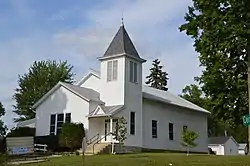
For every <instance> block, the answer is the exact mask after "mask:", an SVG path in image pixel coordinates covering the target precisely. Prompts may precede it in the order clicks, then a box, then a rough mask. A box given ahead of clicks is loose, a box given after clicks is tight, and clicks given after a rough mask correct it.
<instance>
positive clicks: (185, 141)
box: [181, 129, 199, 154]
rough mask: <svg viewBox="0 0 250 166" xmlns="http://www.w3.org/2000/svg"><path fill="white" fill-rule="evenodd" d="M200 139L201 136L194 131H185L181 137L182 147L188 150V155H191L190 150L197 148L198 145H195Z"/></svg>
mask: <svg viewBox="0 0 250 166" xmlns="http://www.w3.org/2000/svg"><path fill="white" fill-rule="evenodd" d="M198 137H199V135H198V134H197V133H196V132H194V131H192V130H187V129H186V130H183V132H182V137H181V140H182V142H181V145H182V146H183V147H186V148H187V154H188V153H189V150H190V149H192V148H194V147H196V146H197V143H195V140H196V139H197V138H198Z"/></svg>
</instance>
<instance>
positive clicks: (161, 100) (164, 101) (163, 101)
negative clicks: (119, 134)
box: [143, 92, 211, 114]
mask: <svg viewBox="0 0 250 166" xmlns="http://www.w3.org/2000/svg"><path fill="white" fill-rule="evenodd" d="M143 93H144V94H147V95H151V94H148V93H146V92H143ZM155 97H157V96H155ZM143 98H145V99H148V100H152V101H158V102H162V103H165V104H169V105H174V106H178V107H181V108H187V109H190V110H194V111H198V112H201V113H207V114H211V112H209V111H207V112H205V111H201V110H197V109H193V108H189V107H185V106H181V105H179V104H175V103H171V101H170V102H168V101H167V100H166V99H153V98H149V97H147V96H145V95H143ZM158 98H159V97H158Z"/></svg>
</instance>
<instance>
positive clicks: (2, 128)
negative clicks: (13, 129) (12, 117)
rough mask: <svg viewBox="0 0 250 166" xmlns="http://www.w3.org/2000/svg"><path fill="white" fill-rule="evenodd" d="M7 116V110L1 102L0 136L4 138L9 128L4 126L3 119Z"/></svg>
mask: <svg viewBox="0 0 250 166" xmlns="http://www.w3.org/2000/svg"><path fill="white" fill-rule="evenodd" d="M4 115H5V109H4V107H3V104H2V103H1V102H0V136H4V135H5V134H6V131H7V126H6V125H4V122H3V120H2V119H1V118H2V117H3V116H4Z"/></svg>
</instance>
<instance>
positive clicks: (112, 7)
mask: <svg viewBox="0 0 250 166" xmlns="http://www.w3.org/2000/svg"><path fill="white" fill-rule="evenodd" d="M114 2H115V3H114ZM188 4H190V0H175V1H170V0H157V1H151V0H144V1H141V0H137V1H131V0H126V1H123V2H122V3H121V1H119V2H118V1H112V3H111V4H109V5H108V4H107V6H105V7H104V6H98V7H96V8H90V9H89V10H83V11H82V15H83V17H84V18H83V20H87V21H85V22H82V24H79V25H78V26H77V28H75V29H70V30H67V31H65V30H64V31H62V30H61V31H57V32H56V33H52V34H49V35H48V34H47V33H46V35H43V33H41V34H40V35H36V36H28V37H25V38H19V39H13V40H11V41H5V42H2V43H0V62H1V65H0V71H8V72H6V73H5V72H0V77H1V80H4V81H0V83H1V86H0V101H1V100H2V101H4V104H5V106H6V107H7V109H8V110H11V104H13V101H11V100H10V99H11V96H12V95H13V93H14V91H13V89H14V88H15V87H16V86H17V83H16V81H17V75H18V74H23V73H25V72H26V71H27V69H28V67H29V66H30V65H31V64H32V62H33V61H34V60H41V59H49V58H50V59H58V60H68V61H69V63H70V64H72V65H74V67H75V71H76V72H77V78H79V77H81V76H82V75H83V74H84V73H85V72H86V70H87V69H88V68H90V67H92V68H97V69H98V68H99V66H98V61H97V60H96V58H97V57H99V56H102V55H103V53H104V52H105V49H106V48H107V47H108V45H109V43H110V42H111V40H112V38H113V36H114V35H115V33H116V32H117V30H118V28H119V25H120V21H121V15H122V11H123V15H124V22H125V27H126V29H127V31H128V33H129V34H130V37H131V38H132V40H133V42H134V44H135V46H136V48H137V49H138V51H139V53H140V55H141V57H143V58H145V59H147V63H146V64H144V71H143V74H144V78H145V76H146V75H148V70H149V68H150V67H151V62H152V60H153V59H155V58H159V59H160V60H161V61H162V64H163V65H164V68H165V70H166V71H167V72H168V73H169V77H170V80H169V89H170V90H171V91H173V92H175V93H180V92H181V89H182V88H183V87H184V86H185V85H186V84H190V83H192V82H193V77H194V76H197V75H199V74H200V69H199V67H198V64H199V63H198V60H197V54H196V53H195V52H194V50H193V48H192V42H191V40H188V37H186V36H185V35H184V34H181V33H180V32H179V31H178V26H179V24H180V23H182V22H181V21H180V20H183V16H184V14H185V12H186V10H187V6H188ZM76 9H77V8H76ZM69 10H70V11H71V12H76V11H77V12H79V11H78V10H72V9H69ZM21 12H22V10H21ZM29 12H30V11H29ZM71 12H68V11H66V10H63V11H62V12H60V13H58V14H55V15H53V16H52V17H51V18H50V20H58V19H61V17H62V18H68V19H69V17H71V16H73V15H74V14H73V13H71ZM24 15H25V13H24ZM69 15H70V16H69ZM48 28H49V27H48ZM13 116H14V115H13V114H11V113H10V112H9V113H8V116H6V121H7V122H8V124H10V121H11V119H12V117H13Z"/></svg>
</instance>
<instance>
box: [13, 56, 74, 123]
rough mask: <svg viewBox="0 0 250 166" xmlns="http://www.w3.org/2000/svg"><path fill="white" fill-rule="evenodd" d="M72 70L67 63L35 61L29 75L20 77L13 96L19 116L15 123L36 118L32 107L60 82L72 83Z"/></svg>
mask: <svg viewBox="0 0 250 166" xmlns="http://www.w3.org/2000/svg"><path fill="white" fill-rule="evenodd" d="M72 68H73V66H71V65H69V64H67V61H60V62H57V61H54V60H53V61H51V60H47V61H35V62H34V63H33V64H32V65H31V67H30V68H29V71H28V72H27V73H25V74H24V75H22V76H20V75H19V76H18V88H16V89H15V94H14V96H13V98H14V99H15V101H16V105H14V112H15V113H16V114H17V115H19V118H17V119H15V121H16V122H18V121H23V120H28V119H32V118H34V117H35V112H34V110H33V109H32V106H33V105H34V104H35V103H36V102H37V101H38V100H39V99H40V98H41V97H42V96H43V95H45V94H46V93H47V92H48V91H49V90H50V89H52V88H53V87H54V86H55V85H56V84H57V83H58V82H59V81H62V82H66V83H72V82H73V76H74V74H73V73H72Z"/></svg>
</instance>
